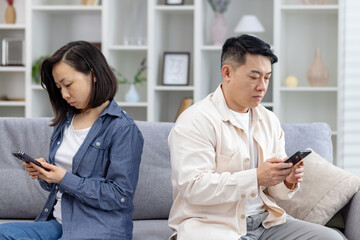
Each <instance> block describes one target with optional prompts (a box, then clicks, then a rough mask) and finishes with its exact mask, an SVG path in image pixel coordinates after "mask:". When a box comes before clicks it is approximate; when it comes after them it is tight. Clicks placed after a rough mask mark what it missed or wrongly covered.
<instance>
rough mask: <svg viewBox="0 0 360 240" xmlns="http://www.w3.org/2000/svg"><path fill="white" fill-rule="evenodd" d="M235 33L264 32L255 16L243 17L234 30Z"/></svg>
mask: <svg viewBox="0 0 360 240" xmlns="http://www.w3.org/2000/svg"><path fill="white" fill-rule="evenodd" d="M234 32H236V33H257V32H265V29H264V27H263V25H262V24H261V23H260V21H259V19H258V18H257V17H256V16H255V15H244V16H242V17H241V19H240V21H239V23H238V24H237V25H236V28H235V29H234Z"/></svg>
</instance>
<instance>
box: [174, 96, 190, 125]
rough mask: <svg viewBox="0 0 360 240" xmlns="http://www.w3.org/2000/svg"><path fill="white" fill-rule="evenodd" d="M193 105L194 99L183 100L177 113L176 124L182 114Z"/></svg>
mask: <svg viewBox="0 0 360 240" xmlns="http://www.w3.org/2000/svg"><path fill="white" fill-rule="evenodd" d="M192 104H193V99H192V98H183V100H182V101H181V104H180V107H179V110H178V112H177V115H176V118H175V122H176V120H177V119H178V117H179V116H180V114H181V113H182V112H183V111H185V110H186V109H187V108H188V107H190V106H191V105H192Z"/></svg>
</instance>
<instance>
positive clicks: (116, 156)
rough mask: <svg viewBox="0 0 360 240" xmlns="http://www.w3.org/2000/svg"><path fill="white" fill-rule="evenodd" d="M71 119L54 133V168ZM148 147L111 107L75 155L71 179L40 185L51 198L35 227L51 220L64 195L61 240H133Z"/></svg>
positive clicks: (115, 107)
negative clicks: (143, 159)
mask: <svg viewBox="0 0 360 240" xmlns="http://www.w3.org/2000/svg"><path fill="white" fill-rule="evenodd" d="M71 118H72V116H70V115H69V116H68V119H67V121H65V122H63V123H61V124H59V125H57V126H55V128H54V131H53V134H52V137H51V141H50V154H49V160H48V161H49V162H50V163H52V164H54V156H55V153H56V151H57V150H58V148H59V146H60V144H61V141H62V139H63V130H64V128H65V126H69V124H70V123H71ZM143 144H144V139H143V137H142V134H141V132H140V131H139V129H138V127H137V126H136V125H135V123H134V121H133V120H132V119H131V117H130V116H129V115H128V114H127V113H126V112H124V111H122V110H121V108H120V107H119V106H118V105H117V103H116V102H115V101H114V100H113V101H111V103H110V104H109V105H108V106H107V108H106V109H105V111H104V112H103V113H102V114H101V116H100V117H99V118H98V119H97V120H96V121H95V123H94V124H93V126H92V127H91V129H90V131H89V133H88V135H87V137H86V138H85V140H84V142H83V144H82V145H81V146H80V148H79V150H78V151H77V153H76V154H75V156H74V158H73V165H72V173H70V172H67V173H66V174H65V176H64V178H63V180H62V182H61V183H60V184H49V183H47V182H45V181H42V180H40V184H41V186H42V187H43V188H44V189H45V190H47V191H50V194H49V197H48V199H47V202H46V204H45V206H44V208H43V210H42V211H41V213H40V214H39V216H38V217H37V218H36V221H46V220H47V219H48V218H49V216H50V213H51V212H52V210H53V207H54V205H55V200H56V199H55V197H56V193H57V191H60V192H61V193H63V194H62V201H61V214H62V222H63V224H62V228H63V236H62V239H74V238H76V239H132V229H133V223H132V219H131V214H132V212H133V211H134V206H133V202H132V201H133V197H134V194H135V189H136V185H137V181H138V176H139V165H140V159H141V154H142V149H143Z"/></svg>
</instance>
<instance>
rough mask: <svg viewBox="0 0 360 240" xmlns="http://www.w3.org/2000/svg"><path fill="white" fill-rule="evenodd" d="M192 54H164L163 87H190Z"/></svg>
mask: <svg viewBox="0 0 360 240" xmlns="http://www.w3.org/2000/svg"><path fill="white" fill-rule="evenodd" d="M189 69H190V52H164V57H163V78H162V85H173V86H187V85H189Z"/></svg>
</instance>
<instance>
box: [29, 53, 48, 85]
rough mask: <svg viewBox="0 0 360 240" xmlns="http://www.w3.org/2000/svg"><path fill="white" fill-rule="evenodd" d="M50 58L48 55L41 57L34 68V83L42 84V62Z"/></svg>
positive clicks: (32, 72)
mask: <svg viewBox="0 0 360 240" xmlns="http://www.w3.org/2000/svg"><path fill="white" fill-rule="evenodd" d="M48 57H49V56H48V55H46V56H41V57H39V58H38V59H37V60H36V61H35V62H34V64H33V66H32V69H31V76H32V79H33V82H34V83H36V84H40V81H41V76H40V67H41V64H42V62H43V61H44V60H45V59H46V58H48Z"/></svg>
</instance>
